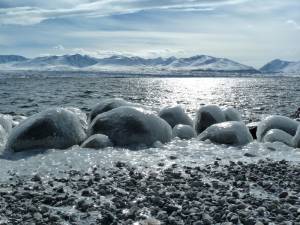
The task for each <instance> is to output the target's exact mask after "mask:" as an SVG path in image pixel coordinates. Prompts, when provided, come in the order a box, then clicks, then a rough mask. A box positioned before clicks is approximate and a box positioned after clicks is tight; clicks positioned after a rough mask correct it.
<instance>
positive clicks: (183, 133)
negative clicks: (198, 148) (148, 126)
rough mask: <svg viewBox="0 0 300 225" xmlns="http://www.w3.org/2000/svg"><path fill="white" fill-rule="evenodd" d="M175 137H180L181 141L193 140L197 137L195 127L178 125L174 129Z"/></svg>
mask: <svg viewBox="0 0 300 225" xmlns="http://www.w3.org/2000/svg"><path fill="white" fill-rule="evenodd" d="M172 132H173V137H179V138H180V139H191V138H193V137H196V132H195V130H194V128H193V127H191V126H189V125H185V124H177V125H176V126H175V127H174V128H173V131H172Z"/></svg>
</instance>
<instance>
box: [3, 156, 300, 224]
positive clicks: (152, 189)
mask: <svg viewBox="0 0 300 225" xmlns="http://www.w3.org/2000/svg"><path fill="white" fill-rule="evenodd" d="M159 166H160V168H161V169H159V170H157V169H155V170H154V169H151V168H145V169H141V168H134V167H132V166H130V165H128V164H125V163H123V162H117V163H116V164H115V166H114V167H113V169H110V170H107V171H105V173H103V172H100V169H99V168H97V167H94V168H92V169H91V170H89V171H77V170H69V171H64V172H62V174H61V175H60V176H49V177H44V176H42V175H39V174H34V175H32V176H31V177H20V176H17V175H16V174H10V179H9V181H8V182H5V183H1V184H0V224H3V225H4V224H7V225H10V224H37V225H38V224H39V225H42V224H53V225H56V224H57V225H58V224H61V225H63V224H66V225H67V224H72V225H73V224H74V225H76V224H103V225H106V224H107V225H108V224H124V225H126V224H128V225H129V224H135V225H139V224H140V225H158V224H161V225H163V224H166V225H179V224H182V225H189V224H191V225H202V224H203V225H209V224H226V225H230V224H245V225H262V224H286V225H288V224H291V225H292V224H300V166H299V164H292V163H289V162H287V161H271V160H265V161H259V162H258V163H250V164H246V163H243V162H231V163H230V164H226V165H222V160H216V161H215V162H214V163H212V164H211V165H207V166H203V167H187V166H184V167H182V166H180V165H178V164H175V163H174V164H172V165H171V166H170V167H166V166H165V165H164V164H163V163H160V164H159Z"/></svg>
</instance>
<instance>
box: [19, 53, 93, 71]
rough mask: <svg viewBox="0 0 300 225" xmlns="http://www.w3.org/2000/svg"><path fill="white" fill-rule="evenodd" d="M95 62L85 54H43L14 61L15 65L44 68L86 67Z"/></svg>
mask: <svg viewBox="0 0 300 225" xmlns="http://www.w3.org/2000/svg"><path fill="white" fill-rule="evenodd" d="M96 63H97V60H96V59H95V58H92V57H90V56H87V55H80V54H75V55H63V56H43V57H37V58H33V59H28V60H26V61H22V62H19V63H16V64H15V66H16V67H24V68H27V67H33V68H44V67H55V66H65V67H67V66H70V67H78V68H82V67H87V66H91V65H94V64H96Z"/></svg>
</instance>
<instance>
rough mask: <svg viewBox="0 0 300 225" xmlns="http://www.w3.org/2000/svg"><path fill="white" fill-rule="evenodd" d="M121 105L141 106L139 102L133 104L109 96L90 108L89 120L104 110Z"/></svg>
mask: <svg viewBox="0 0 300 225" xmlns="http://www.w3.org/2000/svg"><path fill="white" fill-rule="evenodd" d="M121 106H135V107H142V106H141V105H140V104H135V103H131V102H127V101H125V100H124V99H122V98H109V99H104V100H102V101H100V102H99V103H98V104H97V105H96V106H94V107H93V108H92V111H91V113H90V116H89V121H90V122H91V121H93V119H94V118H95V117H96V116H97V115H99V114H101V113H104V112H107V111H109V110H112V109H115V108H118V107H121Z"/></svg>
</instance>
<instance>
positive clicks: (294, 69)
mask: <svg viewBox="0 0 300 225" xmlns="http://www.w3.org/2000/svg"><path fill="white" fill-rule="evenodd" d="M260 70H261V71H262V72H264V73H287V74H293V73H298V74H299V73H300V61H298V62H290V61H284V60H280V59H275V60H273V61H271V62H269V63H267V64H266V65H264V66H263V67H262V68H261V69H260Z"/></svg>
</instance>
